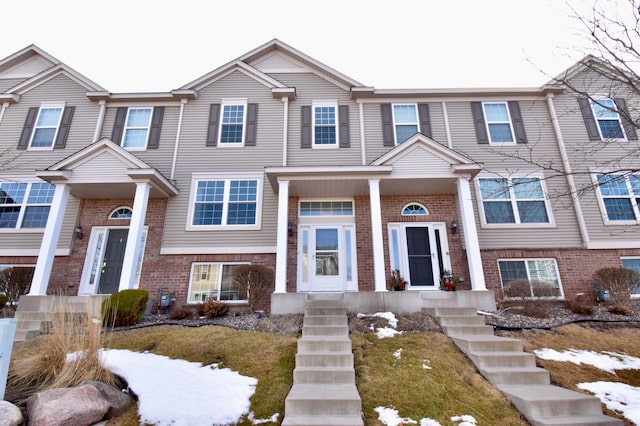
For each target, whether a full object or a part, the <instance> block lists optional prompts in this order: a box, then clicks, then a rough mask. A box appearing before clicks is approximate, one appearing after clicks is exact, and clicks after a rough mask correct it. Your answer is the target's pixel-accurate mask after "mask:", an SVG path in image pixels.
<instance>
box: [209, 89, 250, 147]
mask: <svg viewBox="0 0 640 426" xmlns="http://www.w3.org/2000/svg"><path fill="white" fill-rule="evenodd" d="M257 121H258V104H250V103H247V101H246V99H238V100H236V99H226V100H223V102H222V103H221V104H211V105H210V106H209V124H208V129H207V141H206V145H207V146H220V147H229V146H231V147H242V146H256V137H257Z"/></svg>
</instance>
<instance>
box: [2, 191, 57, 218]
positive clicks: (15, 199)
mask: <svg viewBox="0 0 640 426" xmlns="http://www.w3.org/2000/svg"><path fill="white" fill-rule="evenodd" d="M54 192H55V187H54V186H53V185H50V184H48V183H46V182H34V183H24V182H2V183H0V228H4V229H24V228H29V229H34V228H35V229H38V228H44V227H45V226H46V224H47V218H48V217H49V210H50V209H51V202H52V201H53V193H54Z"/></svg>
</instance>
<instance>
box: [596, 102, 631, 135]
mask: <svg viewBox="0 0 640 426" xmlns="http://www.w3.org/2000/svg"><path fill="white" fill-rule="evenodd" d="M591 110H592V111H593V116H594V117H595V119H596V122H597V123H598V130H599V131H600V136H601V137H602V139H625V137H624V131H623V130H622V122H621V121H620V115H619V114H618V110H617V108H616V104H615V102H613V99H596V100H592V101H591Z"/></svg>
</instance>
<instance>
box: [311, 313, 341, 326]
mask: <svg viewBox="0 0 640 426" xmlns="http://www.w3.org/2000/svg"><path fill="white" fill-rule="evenodd" d="M303 324H304V325H347V316H346V315H307V316H305V317H304V319H303Z"/></svg>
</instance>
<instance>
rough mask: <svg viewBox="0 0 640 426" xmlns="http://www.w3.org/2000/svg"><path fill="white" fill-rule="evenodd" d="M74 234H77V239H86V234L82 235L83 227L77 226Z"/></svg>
mask: <svg viewBox="0 0 640 426" xmlns="http://www.w3.org/2000/svg"><path fill="white" fill-rule="evenodd" d="M73 233H74V234H76V238H77V239H79V240H81V239H82V237H84V234H83V233H82V226H80V225H76V227H75V228H73Z"/></svg>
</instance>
